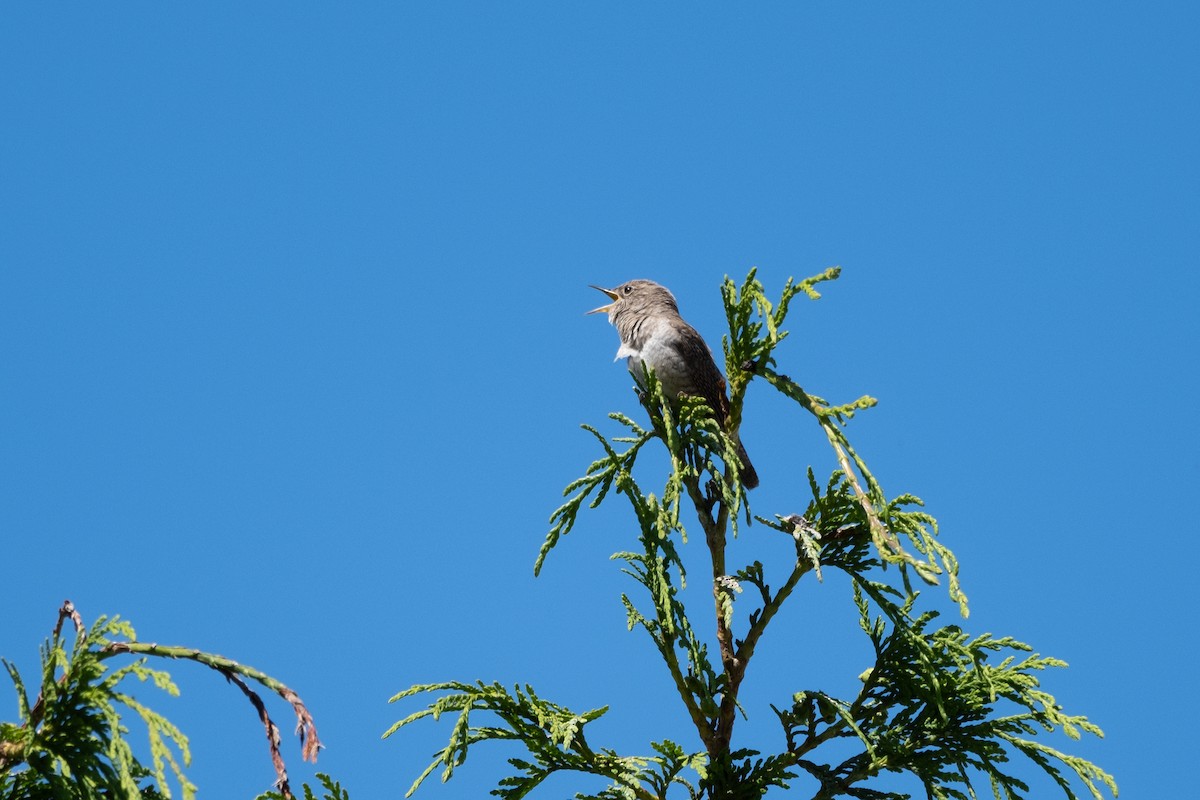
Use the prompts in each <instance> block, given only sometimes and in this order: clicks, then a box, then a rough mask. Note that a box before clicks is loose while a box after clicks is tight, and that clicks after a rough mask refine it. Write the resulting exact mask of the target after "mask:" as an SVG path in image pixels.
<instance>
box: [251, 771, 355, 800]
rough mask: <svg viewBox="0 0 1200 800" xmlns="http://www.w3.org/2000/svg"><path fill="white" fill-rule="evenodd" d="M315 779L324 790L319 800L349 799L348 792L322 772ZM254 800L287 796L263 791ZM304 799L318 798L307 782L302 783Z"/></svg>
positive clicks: (284, 798)
mask: <svg viewBox="0 0 1200 800" xmlns="http://www.w3.org/2000/svg"><path fill="white" fill-rule="evenodd" d="M317 781H318V782H319V783H320V784H321V788H322V789H324V790H325V791H324V792H323V793H322V794H321V797H320V800H350V793H349V792H347V791H346V790H345V789H343V788H342V785H341V784H340V783H338V782H337V781H335V780H334V779H333V778H331V777H329V776H328V775H326V774H325V773H324V772H318V773H317ZM254 800H288V798H287V797H285V796H284V795H283V793H282V792H263V793H262V794H260V795H259V796H258V797H256V798H254ZM304 800H318V798H317V794H316V792H314V791H313V788H312V787H311V786H309V785H308V784H307V783H306V784H304Z"/></svg>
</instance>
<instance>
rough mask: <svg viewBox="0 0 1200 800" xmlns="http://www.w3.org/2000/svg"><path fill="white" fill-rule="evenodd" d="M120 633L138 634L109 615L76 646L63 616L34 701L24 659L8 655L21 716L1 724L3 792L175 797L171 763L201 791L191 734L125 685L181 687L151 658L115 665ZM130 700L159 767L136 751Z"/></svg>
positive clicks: (46, 649) (182, 782)
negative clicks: (192, 772) (113, 649)
mask: <svg viewBox="0 0 1200 800" xmlns="http://www.w3.org/2000/svg"><path fill="white" fill-rule="evenodd" d="M113 636H121V637H127V638H133V637H134V632H133V628H132V627H131V626H130V625H129V623H127V622H125V621H123V620H121V619H118V618H116V617H114V618H112V619H106V618H104V617H101V618H100V619H98V620H97V621H96V623H95V624H94V625H93V626H92V628H91V630H90V631H87V632H85V631H83V629H82V628H80V630H79V631H78V635H77V636H75V637H74V638H73V639H72V641H71V643H70V645H69V646H70V648H71V649H70V651H69V652H68V650H67V647H68V644H67V643H66V642H65V641H64V637H63V635H62V626H61V622H60V624H59V626H57V627H56V628H55V630H54V635H53V637H52V638H51V639H50V640H48V641H47V642H46V643H45V644H44V645H43V646H42V649H41V663H42V669H41V676H40V677H41V681H40V695H39V696H38V698H37V699H36V700H34V701H32V702H31V701H30V698H29V695H28V694H27V692H26V687H25V683H24V681H23V680H22V678H21V675H20V673H19V672H18V671H17V668H16V666H14V665H13V664H11V663H9V662H8V661H5V662H4V665H5V667H6V668H7V669H8V674H9V676H10V677H11V678H12V681H13V685H14V687H15V688H16V691H17V707H18V713H19V719H18V722H17V723H15V724H14V723H8V722H5V723H0V797H20V798H43V797H45V798H58V797H83V798H90V797H127V798H158V797H163V798H169V797H171V796H172V794H171V789H170V786H169V785H168V781H167V776H166V767H167V766H170V768H171V772H172V774H173V775H174V777H175V779H176V781H177V782H178V784H179V789H180V792H181V794H182V796H183V797H184V798H185V799H186V798H191V797H194V796H195V791H196V787H195V786H193V785H192V784H191V783H190V782H189V781H188V780H187V778H186V777H185V775H184V773H183V770H182V767H181V765H180V762H181V761H182V762H183V764H185V765H186V764H187V763H188V761H189V760H190V758H191V756H190V754H189V752H188V742H187V737H186V736H184V735H183V734H182V733H180V731H179V730H178V729H177V728H176V727H175V726H174V725H172V724H171V723H170V722H168V721H167V720H166V718H164V717H163V716H162V715H160V714H158V713H156V712H154V711H152V710H151V709H149V708H147V707H146V706H144V705H142V704H141V703H139V702H137V701H136V700H135V699H134V698H133V697H132V696H130V695H128V694H126V693H125V692H124V691H122V690H121V687H122V685H123V684H124V683H125V681H126V679H127V678H130V677H132V678H136V679H137V680H139V681H143V682H144V681H147V680H149V681H151V682H152V683H153V684H154V685H155V686H156V687H157V688H159V689H161V690H163V691H165V692H167V693H168V694H171V695H177V694H178V693H179V690H178V689H177V688H176V687H175V685H174V684H173V683H172V682H171V679H170V677H169V676H168V675H167V673H165V672H162V671H161V670H155V669H151V668H149V667H147V666H146V661H145V659H138V660H136V661H134V662H133V663H131V664H126V665H125V666H123V667H120V668H118V669H115V670H112V671H109V670H108V668H107V666H106V665H105V664H104V663H103V658H104V657H105V651H104V647H105V646H106V645H107V644H109V642H110V637H113ZM122 706H123V707H125V708H126V709H129V710H132V711H133V712H134V713H135V714H136V715H137V716H138V717H140V718H141V720H142V722H143V723H144V725H145V727H146V731H147V733H148V736H149V744H150V753H151V757H152V759H153V769H150V768H147V767H146V766H144V765H143V764H142V763H141V762H139V761H138V759H137V758H135V757H134V755H133V751H132V749H131V747H130V745H129V742H128V740H127V739H126V737H125V734H127V733H128V732H129V731H128V729H127V728H126V726H125V725H124V723H123V720H122V711H121V707H122ZM172 745H173V746H174V747H175V748H176V750H177V751H178V754H179V755H178V757H176V754H175V752H173V751H172V749H171V746H172Z"/></svg>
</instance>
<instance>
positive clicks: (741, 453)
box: [737, 440, 758, 489]
mask: <svg viewBox="0 0 1200 800" xmlns="http://www.w3.org/2000/svg"><path fill="white" fill-rule="evenodd" d="M737 454H738V460H739V461H741V462H742V469H741V476H742V485H743V486H745V487H746V488H747V489H753V488H754V487H755V486H758V472H756V471H755V469H754V465H753V464H751V463H750V456H748V455H746V448H745V447H742V443H741V441H740V440H739V441H738V446H737Z"/></svg>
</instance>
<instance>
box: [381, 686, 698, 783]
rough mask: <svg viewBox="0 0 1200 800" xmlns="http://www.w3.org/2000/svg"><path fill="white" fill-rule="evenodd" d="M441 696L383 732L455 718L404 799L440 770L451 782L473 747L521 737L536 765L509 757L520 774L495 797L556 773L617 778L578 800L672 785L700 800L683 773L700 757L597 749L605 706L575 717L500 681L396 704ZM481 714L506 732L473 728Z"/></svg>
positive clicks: (670, 746) (664, 749) (662, 746)
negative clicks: (592, 727) (591, 726)
mask: <svg viewBox="0 0 1200 800" xmlns="http://www.w3.org/2000/svg"><path fill="white" fill-rule="evenodd" d="M439 692H450V694H443V695H441V696H440V697H438V698H437V699H436V700H434V701H433V702H432V703H430V705H429V707H428V708H425V709H422V710H421V711H417V712H416V713H414V714H410V715H409V716H407V717H405V718H404V719H402V720H400V721H399V722H397V723H396V724H395V725H393V726H392V727H391V728H389V729H388V731H387V732H386V733H384V734H383V736H384V738H387V737H389V736H391V735H392V734H393V733H395V732H396V731H397V730H399V729H400V728H403V727H404V726H405V725H408V724H410V723H412V722H416V721H417V720H419V719H423V718H425V717H432V718H433V719H435V720H436V719H438V718H439V717H441V715H442V714H444V713H447V712H451V713H455V714H457V718H456V719H455V723H454V727H453V729H452V731H451V733H450V741H449V743H448V744H447V745H446V747H445V748H444V749H442V750H441V752H439V753H437V755H435V756H434V759H433V761H432V762H431V763H430V764H429V766H428V767H426V768H425V771H424V772H422V773H421V775H420V776H419V777H418V778H417V779H416V781H414V782H413V785H412V786H411V787H410V788H409V790H408V793H407V794H406V795H405V796H409V795H411V794H412V793H413V792H415V791H416V790H417V787H419V786H420V785H421V784H422V783H423V782H424V781H425V779H426V778H428V777H429V775H430V774H432V773H433V771H434V770H436V769H437V768H438V767H439V766H441V767H442V780H443V781H447V780H449V779H450V777H451V776H452V775H453V774H454V770H455V768H457V767H459V766H461V765H462V764H463V763H464V762H465V761H466V759H467V753H468V751H469V749H470V747H471V746H472V745H474V744H478V743H479V742H485V741H491V740H497V741H514V740H515V741H518V742H520V743H521V744H522V745H523V746H524V747H525V748H526V749H527V750H528V751H529V754H530V756H531V758H532V761H527V760H525V759H521V758H511V759H509V764H511V765H512V766H513V767H515V768H516V770H517V774H515V775H512V776H510V777H508V778H504V779H503V780H501V781H500V786H499V788H497V789H496V790H495V791H493V792H492V794H494V795H496V796H497V797H501V798H505V800H516V799H517V798H521V797H525V796H526V795H528V794H529V793H530V792H531V791H533V789H535V788H536V787H537V786H538V785H540V784H541V783H542V782H543V781H544V780H546V778H548V777H549V776H550V775H552V774H554V773H556V772H563V771H571V772H582V773H587V774H590V775H597V776H600V777H603V778H606V779H608V780H609V781H611V783H610V784H609V786H608V787H607V788H605V789H604V790H602V791H601V792H600V793H599V794H594V795H583V794H577V795H576V797H577V798H580V800H637V799H645V798H665V797H666V792H667V789H668V788H669V787H670V786H671V785H673V784H679V785H681V786H683V787H685V788H686V790H687V791H688V792H689V794H690V796H691V797H696V790H695V788H694V787H692V786H691V784H689V783H688V782H687V781H686V780H684V779H683V778H682V777H680V773H681V772H683V770H685V769H688V768H692V769H695V768H696V767H697V766H698V764H699V763H700V759H701V757H700V756H699V755H695V754H693V755H688V754H686V753H685V752H684V751H683V749H682V748H680V747H679V746H678V745H676V744H675V743H673V742H669V741H664V742H661V743H652V744H651V747H652V748H653V749H654V751H655V752H656V753H657V755H654V756H624V757H623V756H618V755H617V754H616V753H615V752H613V751H612V750H609V749H606V748H600V749H593V748H592V747H591V746H590V745H589V743H588V741H587V736H586V733H585V731H584V728H585V727H586V726H587V724H588V723H589V722H594V721H595V720H597V719H599V718H600V717H602V716H603V715H604V713H605V712H606V711H607V710H608V709H607V708H597V709H593V710H591V711H587V712H585V713H582V714H577V713H575V712H573V711H570V710H569V709H566V708H564V707H562V706H560V705H557V704H555V703H551V702H549V701H547V700H543V699H542V698H540V697H538V696H537V694H536V693H534V691H533V689H532V688H530V687H528V686H526V687H525V688H524V689H521V688H515V689H514V690H513V691H512V692H509V691H508V690H506V689H505V688H504V687H503V686H501V685H500V684H498V683H492V684H485V683H482V682H479V683H475V684H466V683H457V682H449V683H435V684H428V685H424V686H413V687H412V688H410V689H407V690H406V691H403V692H400V693H399V694H397V695H396V696H395V697H393V698H392V699H391V701H390V702H395V701H397V700H402V699H404V698H406V697H410V696H412V695H416V694H431V693H439ZM479 711H482V712H490V713H491V714H492V715H494V716H495V717H497V718H498V719H499V720H500V721H501V722H502V723H504V727H495V726H491V725H485V726H475V725H472V724H471V713H472V712H479Z"/></svg>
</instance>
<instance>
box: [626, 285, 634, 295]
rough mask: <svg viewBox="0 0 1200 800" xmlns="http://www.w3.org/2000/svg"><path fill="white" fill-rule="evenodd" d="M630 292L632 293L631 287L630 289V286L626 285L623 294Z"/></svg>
mask: <svg viewBox="0 0 1200 800" xmlns="http://www.w3.org/2000/svg"><path fill="white" fill-rule="evenodd" d="M632 291H633V287H632V286H629V285H626V286H625V294H629V293H630V292H632Z"/></svg>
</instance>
